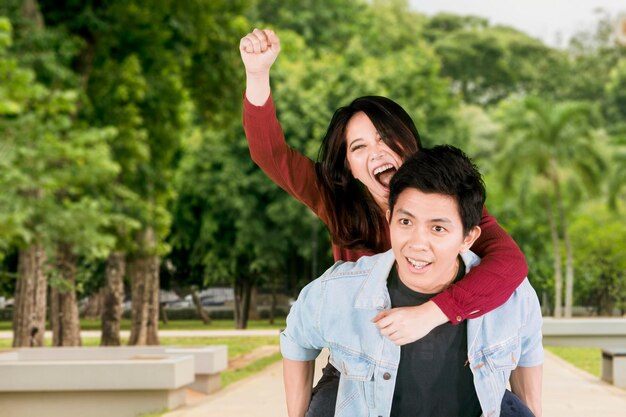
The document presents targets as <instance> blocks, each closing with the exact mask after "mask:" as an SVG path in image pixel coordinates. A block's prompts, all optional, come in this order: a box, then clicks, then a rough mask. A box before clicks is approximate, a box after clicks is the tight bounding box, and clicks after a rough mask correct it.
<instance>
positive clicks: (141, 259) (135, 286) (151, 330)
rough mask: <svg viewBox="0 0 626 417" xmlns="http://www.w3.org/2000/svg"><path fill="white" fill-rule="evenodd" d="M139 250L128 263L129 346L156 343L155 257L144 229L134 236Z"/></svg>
mask: <svg viewBox="0 0 626 417" xmlns="http://www.w3.org/2000/svg"><path fill="white" fill-rule="evenodd" d="M138 240H139V247H140V248H142V253H141V254H138V255H137V257H136V258H135V259H133V260H132V262H131V263H130V266H129V272H130V279H131V282H132V312H131V315H132V317H131V321H132V327H131V331H130V339H129V341H128V344H129V345H158V344H159V333H158V332H159V262H160V260H159V257H158V256H156V255H154V251H155V247H156V239H155V236H154V232H153V230H152V229H150V228H148V229H146V230H145V231H144V232H142V233H141V234H140V236H139V238H138Z"/></svg>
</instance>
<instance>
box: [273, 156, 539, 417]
mask: <svg viewBox="0 0 626 417" xmlns="http://www.w3.org/2000/svg"><path fill="white" fill-rule="evenodd" d="M484 201H485V188H484V184H483V181H482V178H481V176H480V173H479V172H478V171H477V169H476V167H475V166H474V165H473V164H472V163H471V161H470V160H469V159H468V158H467V157H466V156H465V155H464V154H463V153H462V152H461V151H460V150H458V149H456V148H452V147H449V146H438V147H435V148H433V149H424V150H420V151H419V152H418V153H417V154H416V155H414V156H413V157H411V158H410V159H409V160H407V161H406V162H405V163H404V164H403V165H402V167H401V168H400V169H399V170H398V172H397V173H396V174H395V176H394V177H393V179H392V181H391V184H390V195H389V211H388V212H387V219H388V221H389V224H390V232H391V246H392V249H391V250H390V251H388V252H386V253H383V254H379V255H375V256H371V257H363V258H361V259H359V260H358V261H357V262H338V263H336V264H335V265H334V266H333V267H331V268H330V269H329V270H328V271H326V273H325V274H324V275H323V276H321V277H320V278H318V279H317V280H315V281H313V282H312V283H310V284H309V285H307V286H306V287H305V288H304V289H303V290H302V292H301V294H300V296H299V297H298V301H297V302H296V303H295V304H294V305H293V307H292V310H291V312H290V313H289V316H288V318H287V328H286V329H285V331H284V332H283V333H282V334H281V351H282V354H283V357H284V360H283V364H284V373H285V375H284V377H285V390H286V396H287V408H288V412H289V415H290V416H291V417H296V416H304V413H305V411H306V409H307V405H308V402H309V400H310V395H311V385H312V378H313V366H312V364H313V362H312V361H314V359H315V358H316V357H317V355H318V354H319V352H320V350H321V349H322V348H324V347H327V348H329V349H330V361H331V363H332V364H333V365H334V366H335V367H336V368H337V369H338V370H339V371H340V372H341V379H340V382H339V390H338V394H337V402H336V409H335V415H336V416H355V417H356V416H359V417H361V416H402V417H409V416H429V417H439V416H440V417H452V416H472V417H478V416H480V415H484V416H486V417H497V416H499V415H500V414H501V406H502V410H503V414H505V413H504V410H505V404H504V402H503V401H502V399H503V396H504V395H505V391H506V385H507V382H509V381H510V384H511V388H512V391H513V392H514V393H515V394H517V395H518V396H519V398H520V399H521V400H522V401H523V402H524V403H525V404H526V405H527V406H528V407H529V408H530V410H532V412H533V413H534V415H535V416H537V417H538V416H540V415H541V381H542V362H543V348H542V345H541V312H540V307H539V302H538V300H537V296H536V294H535V292H534V290H533V289H532V287H531V286H530V283H529V282H528V280H525V281H524V282H523V283H522V284H521V285H520V287H519V288H518V289H517V290H516V291H515V293H514V294H513V295H512V296H511V298H510V299H509V300H508V301H507V302H506V303H505V304H504V305H503V306H501V307H500V308H498V309H496V310H494V311H492V312H490V313H487V314H485V315H483V316H481V317H479V318H477V319H472V320H468V321H467V323H466V324H460V325H456V326H453V325H451V324H447V325H444V326H440V327H439V328H436V329H435V330H433V331H432V332H431V333H430V334H429V335H428V336H426V337H424V338H422V339H420V340H418V341H416V342H413V343H409V344H407V345H404V346H402V347H399V346H397V345H395V344H394V343H393V342H392V341H391V340H390V339H393V335H387V334H384V335H383V333H385V331H384V329H383V330H382V331H381V330H379V329H378V327H376V325H375V324H374V323H373V321H377V322H380V321H382V320H384V318H383V319H381V316H384V312H383V313H382V314H377V313H380V312H381V311H384V310H388V309H390V308H392V307H403V306H415V305H419V304H421V303H424V302H426V301H428V299H430V297H432V296H434V295H436V294H437V293H439V292H440V291H442V290H443V289H445V288H446V287H447V286H448V285H450V284H451V283H452V282H454V281H455V280H459V279H463V276H464V275H465V273H466V272H467V271H469V270H470V269H471V268H472V267H474V266H476V265H477V264H478V263H479V262H480V259H479V258H478V257H477V256H476V255H475V254H473V253H472V252H471V251H470V250H469V248H470V247H471V246H472V243H473V242H474V241H475V240H476V239H477V238H478V236H479V235H480V228H479V227H478V224H479V221H480V217H481V213H482V208H483V205H484ZM387 336H388V337H387ZM507 395H511V396H512V394H507ZM520 405H522V404H520ZM515 408H516V409H517V408H519V407H515ZM522 408H523V405H522ZM510 411H511V410H507V411H506V413H507V414H510ZM527 411H528V410H526V411H524V410H518V412H519V415H528V414H524V413H525V412H527Z"/></svg>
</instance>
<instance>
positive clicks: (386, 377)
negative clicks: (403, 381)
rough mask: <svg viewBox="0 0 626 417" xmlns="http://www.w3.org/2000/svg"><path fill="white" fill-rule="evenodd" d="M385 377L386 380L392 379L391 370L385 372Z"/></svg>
mask: <svg viewBox="0 0 626 417" xmlns="http://www.w3.org/2000/svg"><path fill="white" fill-rule="evenodd" d="M383 379H384V380H385V381H388V380H390V379H391V374H390V373H389V372H385V373H384V374H383Z"/></svg>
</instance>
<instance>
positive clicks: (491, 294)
mask: <svg viewBox="0 0 626 417" xmlns="http://www.w3.org/2000/svg"><path fill="white" fill-rule="evenodd" d="M480 228H481V230H482V233H481V235H480V237H479V238H478V240H477V241H476V242H474V245H473V246H472V250H473V251H474V252H475V253H476V254H477V255H479V256H480V257H481V258H482V259H481V262H480V265H478V266H477V267H475V268H472V269H471V271H470V272H468V273H467V275H466V276H465V277H464V278H463V279H462V280H460V281H459V282H457V283H456V284H453V285H451V286H450V287H449V288H447V289H446V290H445V291H444V292H442V293H441V294H438V295H437V296H435V297H434V298H433V299H432V300H433V301H434V302H435V304H437V306H438V307H439V308H440V309H441V311H443V313H444V314H445V315H446V316H447V317H448V318H449V319H450V322H451V323H453V324H458V323H460V322H462V321H463V320H465V319H467V318H475V317H478V316H482V315H483V314H485V313H488V312H489V311H491V310H493V309H495V308H497V307H499V306H501V305H502V304H504V303H505V302H506V301H507V300H508V299H509V297H510V296H511V295H512V294H513V292H514V291H515V289H516V288H517V287H518V285H519V284H521V282H522V281H523V280H524V278H526V276H527V275H528V265H527V264H526V259H525V258H524V254H523V253H522V251H521V250H520V249H519V247H517V245H516V244H515V241H514V240H513V239H512V238H511V236H509V235H508V234H507V233H506V232H505V231H504V229H502V228H501V227H500V225H498V223H497V222H496V219H495V218H494V217H493V216H491V215H490V214H489V213H488V212H487V209H486V208H484V209H483V218H482V220H481V222H480Z"/></svg>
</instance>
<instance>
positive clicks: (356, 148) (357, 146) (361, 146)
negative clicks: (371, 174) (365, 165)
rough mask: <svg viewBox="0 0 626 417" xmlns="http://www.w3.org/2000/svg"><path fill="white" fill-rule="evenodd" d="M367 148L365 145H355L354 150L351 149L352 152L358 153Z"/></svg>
mask: <svg viewBox="0 0 626 417" xmlns="http://www.w3.org/2000/svg"><path fill="white" fill-rule="evenodd" d="M362 148H365V145H354V146H353V147H352V148H350V151H351V152H354V151H358V150H359V149H362Z"/></svg>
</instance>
